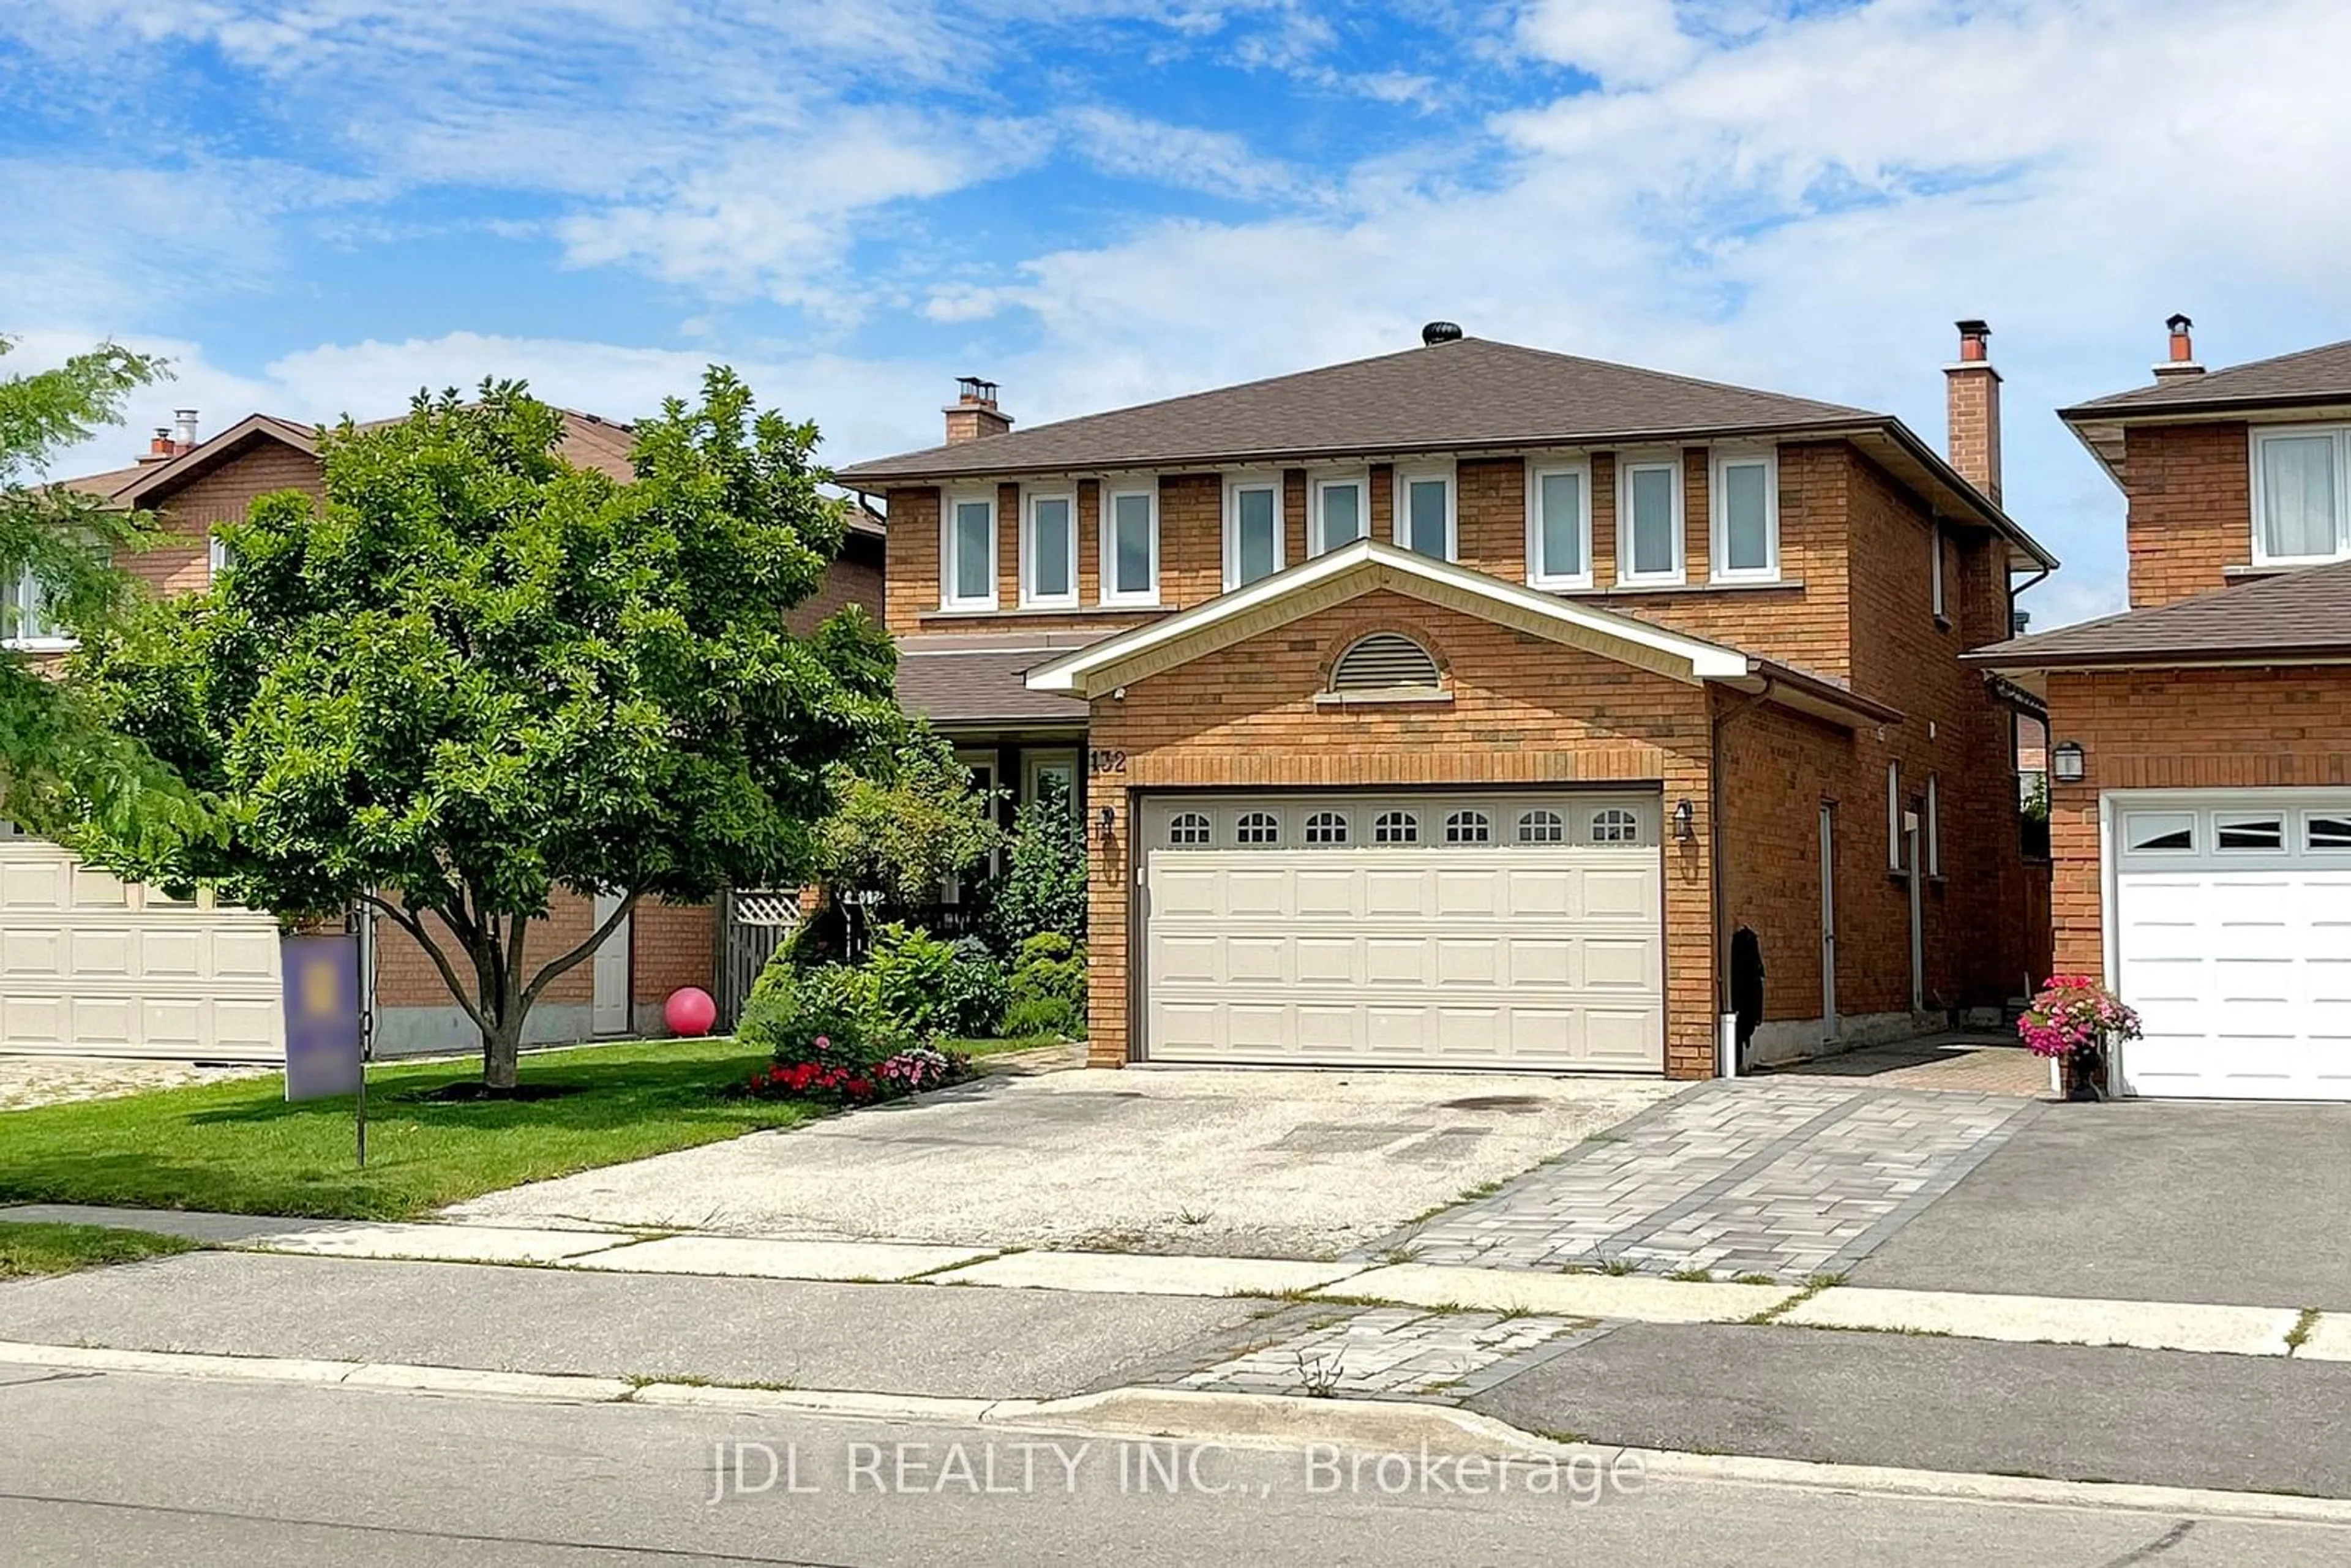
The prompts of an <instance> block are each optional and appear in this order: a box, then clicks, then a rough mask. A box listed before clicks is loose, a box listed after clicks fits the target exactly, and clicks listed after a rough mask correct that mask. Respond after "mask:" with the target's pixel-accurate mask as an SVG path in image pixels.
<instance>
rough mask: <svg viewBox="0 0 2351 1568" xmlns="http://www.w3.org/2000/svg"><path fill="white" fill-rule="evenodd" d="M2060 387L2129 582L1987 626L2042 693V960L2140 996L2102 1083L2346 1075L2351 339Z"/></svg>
mask: <svg viewBox="0 0 2351 1568" xmlns="http://www.w3.org/2000/svg"><path fill="white" fill-rule="evenodd" d="M2168 325H2169V327H2170V341H2169V351H2168V355H2167V357H2166V358H2165V360H2164V361H2163V362H2162V363H2161V364H2159V365H2158V366H2157V367H2156V370H2155V379H2154V381H2153V382H2152V384H2150V385H2147V386H2144V387H2140V388H2137V389H2135V390H2133V391H2130V392H2119V393H2116V394H2115V395H2113V396H2110V397H2102V398H2097V399H2095V400H2093V401H2091V402H2085V403H2081V404H2077V405H2076V406H2074V407H2072V408H2067V409H2063V410H2060V411H2059V417H2060V418H2061V419H2063V420H2064V422H2065V423H2066V424H2067V425H2068V426H2070V427H2071V428H2072V429H2073V431H2074V434H2075V435H2077V436H2078V437H2080V438H2081V441H2082V443H2083V444H2084V445H2085V446H2086V447H2087V448H2088V449H2089V451H2090V453H2091V455H2093V456H2094V457H2095V459H2096V460H2097V462H2098V464H2099V465H2100V466H2101V467H2103V468H2104V469H2105V472H2106V474H2107V476H2108V477H2110V478H2112V479H2113V480H2114V481H2115V483H2116V485H2117V486H2120V487H2121V489H2122V491H2123V494H2124V496H2125V497H2126V500H2127V502H2128V507H2129V511H2128V521H2127V524H2126V529H2127V538H2128V543H2129V558H2130V605H2131V608H2130V609H2129V610H2128V611H2127V612H2125V613H2123V614H2120V615H2115V616H2110V617H2108V618H2106V619H2105V620H2102V621H2094V622H2087V623H2085V624H2082V625H2078V626H2069V627H2064V628H2062V629H2060V630H2057V631H2053V632H2043V633H2042V634H2040V635H2038V636H2032V637H2023V638H2019V639H2016V640H2014V641H2012V642H2008V643H2001V644H1999V645H1997V646H1995V647H1991V648H1987V649H1982V650H1979V651H1978V652H1977V653H1975V654H1974V655H1972V657H1973V659H1974V660H1975V661H1976V662H1977V663H1980V664H1983V665H1985V666H1988V667H1990V668H1992V669H1995V670H1999V671H2002V672H2004V673H2006V674H2008V675H2009V676H2010V677H2011V678H2012V679H2015V680H2016V681H2018V682H2020V683H2021V684H2022V685H2027V686H2029V687H2031V688H2032V689H2034V690H2037V691H2040V692H2043V693H2044V694H2045V695H2046V697H2047V701H2048V709H2049V726H2050V729H2049V733H2050V739H2051V740H2052V742H2053V746H2052V747H2051V752H2050V775H2049V777H2050V781H2051V782H2050V837H2051V852H2052V855H2053V862H2054V895H2053V918H2054V923H2055V926H2056V959H2057V965H2058V967H2059V968H2060V969H2062V970H2065V971H2069V972H2074V973H2081V974H2088V975H2094V976H2098V977H2103V978H2104V980H2105V983H2106V984H2108V985H2109V986H2111V987H2112V988H2114V989H2115V990H2116V991H2117V992H2118V993H2119V994H2120V995H2121V996H2122V998H2123V999H2124V1000H2126V1001H2127V1002H2129V1003H2130V1004H2131V1005H2132V1006H2134V1007H2136V1008H2137V1009H2139V1011H2140V1013H2141V1015H2142V1017H2143V1019H2144V1023H2145V1028H2146V1031H2147V1038H2146V1039H2145V1040H2141V1041H2138V1042H2136V1043H2134V1044H2131V1045H2128V1046H2126V1048H2125V1049H2124V1050H2123V1051H2121V1052H2120V1053H2119V1061H2117V1062H2116V1087H2118V1088H2119V1089H2120V1090H2121V1091H2122V1092H2128V1093H2137V1094H2165V1095H2180V1096H2194V1097H2203V1098H2226V1099H2297V1100H2346V1099H2351V963H2346V955H2351V343H2337V344H2334V345H2332V346H2331V347H2327V348H2322V349H2314V350H2307V351H2305V352H2302V353H2295V354H2287V355H2284V356H2283V357H2282V358H2278V359H2273V360H2263V361H2258V362H2256V363H2253V364H2247V365H2239V366H2236V367H2234V368H2232V369H2229V370H2220V371H2210V372H2209V373H2207V372H2206V371H2205V370H2204V369H2203V367H2202V366H2201V365H2200V364H2199V363H2198V361H2197V360H2196V356H2195V349H2194V343H2193V340H2192V339H2191V336H2190V331H2191V323H2190V322H2189V319H2188V318H2186V317H2185V316H2175V317H2173V318H2172V319H2171V320H2170V322H2169V323H2168Z"/></svg>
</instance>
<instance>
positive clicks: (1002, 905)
mask: <svg viewBox="0 0 2351 1568" xmlns="http://www.w3.org/2000/svg"><path fill="white" fill-rule="evenodd" d="M989 918H990V920H991V922H992V924H993V925H994V928H995V931H996V937H997V940H998V942H999V943H1000V944H1002V946H1003V947H1004V949H1005V950H1006V951H1007V952H1017V951H1019V948H1020V945H1021V944H1022V943H1024V942H1026V941H1028V940H1029V937H1031V936H1036V935H1037V934H1038V933H1039V932H1041V931H1050V932H1057V933H1059V934H1060V935H1061V936H1066V937H1068V938H1069V939H1070V940H1071V942H1079V941H1082V940H1084V937H1085V934H1086V839H1085V829H1084V826H1083V824H1081V822H1079V821H1078V819H1077V813H1076V812H1074V811H1073V810H1071V809H1070V787H1069V786H1068V785H1067V784H1065V783H1064V782H1062V780H1061V778H1060V777H1059V776H1058V775H1055V774H1051V773H1045V774H1040V776H1039V778H1038V781H1037V797H1036V799H1035V800H1031V801H1029V803H1028V804H1027V805H1025V806H1023V807H1021V808H1020V811H1019V815H1018V816H1016V817H1015V818H1014V819H1013V823H1012V852H1011V854H1010V855H1009V856H1008V857H1007V859H1006V863H1005V867H1004V875H1003V876H1002V877H1001V878H999V879H998V882H997V884H996V887H995V889H994V891H993V894H992V896H991V903H990V904H989Z"/></svg>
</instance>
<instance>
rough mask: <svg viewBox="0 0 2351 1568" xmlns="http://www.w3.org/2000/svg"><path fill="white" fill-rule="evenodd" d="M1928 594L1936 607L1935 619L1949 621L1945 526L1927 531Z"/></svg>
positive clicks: (1929, 599)
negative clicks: (1945, 590) (1945, 598)
mask: <svg viewBox="0 0 2351 1568" xmlns="http://www.w3.org/2000/svg"><path fill="white" fill-rule="evenodd" d="M1927 551H1928V558H1927V559H1928V565H1927V592H1928V602H1929V603H1930V604H1931V605H1932V606H1933V607H1934V611H1935V619H1936V620H1938V621H1948V620H1949V618H1950V615H1949V612H1948V611H1947V610H1945V609H1944V607H1943V525H1942V524H1940V523H1934V524H1930V525H1929V526H1928V529H1927Z"/></svg>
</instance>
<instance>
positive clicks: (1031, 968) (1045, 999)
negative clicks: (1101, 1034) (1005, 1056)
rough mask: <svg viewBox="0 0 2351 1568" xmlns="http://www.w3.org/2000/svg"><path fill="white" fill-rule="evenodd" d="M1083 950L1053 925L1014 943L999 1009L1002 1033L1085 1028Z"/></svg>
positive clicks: (1020, 1034)
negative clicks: (1005, 996)
mask: <svg viewBox="0 0 2351 1568" xmlns="http://www.w3.org/2000/svg"><path fill="white" fill-rule="evenodd" d="M1085 1021H1086V951H1085V949H1084V948H1083V947H1081V946H1078V945H1077V944H1076V943H1074V942H1072V941H1071V940H1070V939H1069V937H1067V936H1063V935H1061V933H1060V932H1058V931H1043V932H1039V933H1038V934H1037V935H1035V936H1031V937H1029V939H1028V940H1027V941H1025V942H1023V943H1021V944H1020V953H1019V957H1018V958H1017V959H1016V960H1015V961H1014V963H1013V966H1012V983H1011V990H1010V998H1009V1000H1008V1003H1007V1005H1006V1007H1005V1009H1004V1021H1003V1023H1002V1025H1001V1031H1002V1033H1003V1035H1004V1036H1005V1038H1007V1039H1008V1040H1011V1039H1020V1038H1022V1037H1025V1036H1028V1035H1034V1034H1056V1035H1070V1036H1082V1035H1084V1033H1085V1032H1086V1028H1085Z"/></svg>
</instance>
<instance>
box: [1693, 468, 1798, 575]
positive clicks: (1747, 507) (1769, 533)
mask: <svg viewBox="0 0 2351 1568" xmlns="http://www.w3.org/2000/svg"><path fill="white" fill-rule="evenodd" d="M1779 466H1780V465H1779V463H1778V461H1777V459H1776V458H1775V457H1774V456H1773V455H1772V454H1771V453H1770V452H1718V453H1716V454H1715V455H1714V485H1713V493H1712V505H1711V506H1709V507H1708V508H1707V516H1708V524H1709V527H1708V547H1707V548H1708V554H1709V555H1710V556H1711V557H1712V558H1713V567H1714V580H1716V581H1717V582H1742V581H1744V582H1769V581H1772V580H1776V579H1777V578H1778V577H1779V575H1780V476H1779Z"/></svg>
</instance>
